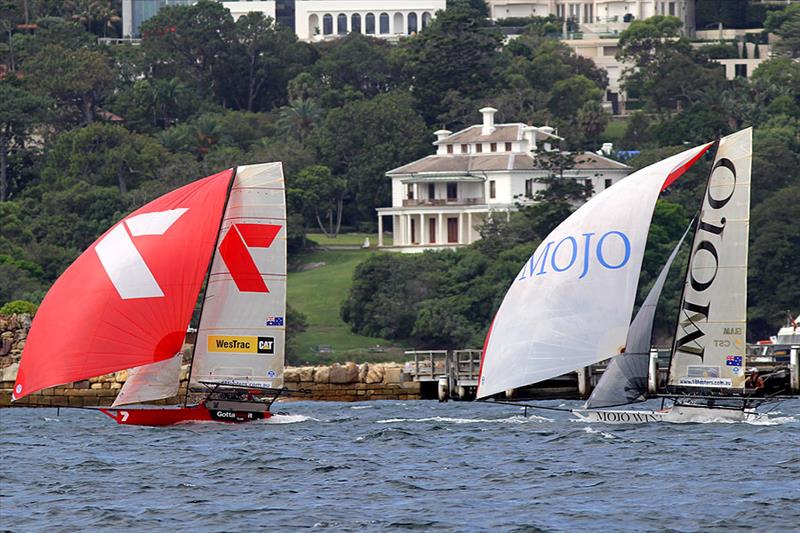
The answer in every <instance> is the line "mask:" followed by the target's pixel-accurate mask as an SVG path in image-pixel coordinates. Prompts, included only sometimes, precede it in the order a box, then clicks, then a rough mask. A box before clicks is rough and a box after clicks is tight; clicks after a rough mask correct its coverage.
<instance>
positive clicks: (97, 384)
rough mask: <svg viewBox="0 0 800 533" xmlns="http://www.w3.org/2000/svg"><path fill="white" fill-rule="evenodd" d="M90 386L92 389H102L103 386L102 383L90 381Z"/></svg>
mask: <svg viewBox="0 0 800 533" xmlns="http://www.w3.org/2000/svg"><path fill="white" fill-rule="evenodd" d="M91 387H92V389H94V390H97V389H102V388H103V384H102V383H92V385H91Z"/></svg>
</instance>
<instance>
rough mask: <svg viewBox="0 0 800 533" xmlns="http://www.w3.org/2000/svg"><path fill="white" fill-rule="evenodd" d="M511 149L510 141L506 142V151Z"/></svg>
mask: <svg viewBox="0 0 800 533" xmlns="http://www.w3.org/2000/svg"><path fill="white" fill-rule="evenodd" d="M510 151H511V143H506V152H510Z"/></svg>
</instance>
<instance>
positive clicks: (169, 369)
mask: <svg viewBox="0 0 800 533" xmlns="http://www.w3.org/2000/svg"><path fill="white" fill-rule="evenodd" d="M182 360H183V354H182V353H178V354H175V356H174V357H171V358H169V359H164V360H163V361H159V362H157V363H152V364H149V365H143V366H137V367H135V368H131V369H130V370H128V379H126V380H125V384H124V385H123V386H122V389H120V391H119V394H117V397H116V398H114V403H113V404H112V405H113V406H117V405H126V404H130V403H142V402H150V401H153V400H161V399H163V398H171V397H173V396H176V395H177V394H178V388H179V387H180V378H181V362H182Z"/></svg>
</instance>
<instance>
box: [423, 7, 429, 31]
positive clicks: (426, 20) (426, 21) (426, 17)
mask: <svg viewBox="0 0 800 533" xmlns="http://www.w3.org/2000/svg"><path fill="white" fill-rule="evenodd" d="M430 23H431V14H430V13H428V12H427V11H426V12H425V13H423V14H422V29H423V30H424V29H425V28H427V27H428V24H430Z"/></svg>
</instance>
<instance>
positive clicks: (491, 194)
mask: <svg viewBox="0 0 800 533" xmlns="http://www.w3.org/2000/svg"><path fill="white" fill-rule="evenodd" d="M489 198H497V187H496V186H495V183H494V180H489Z"/></svg>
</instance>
